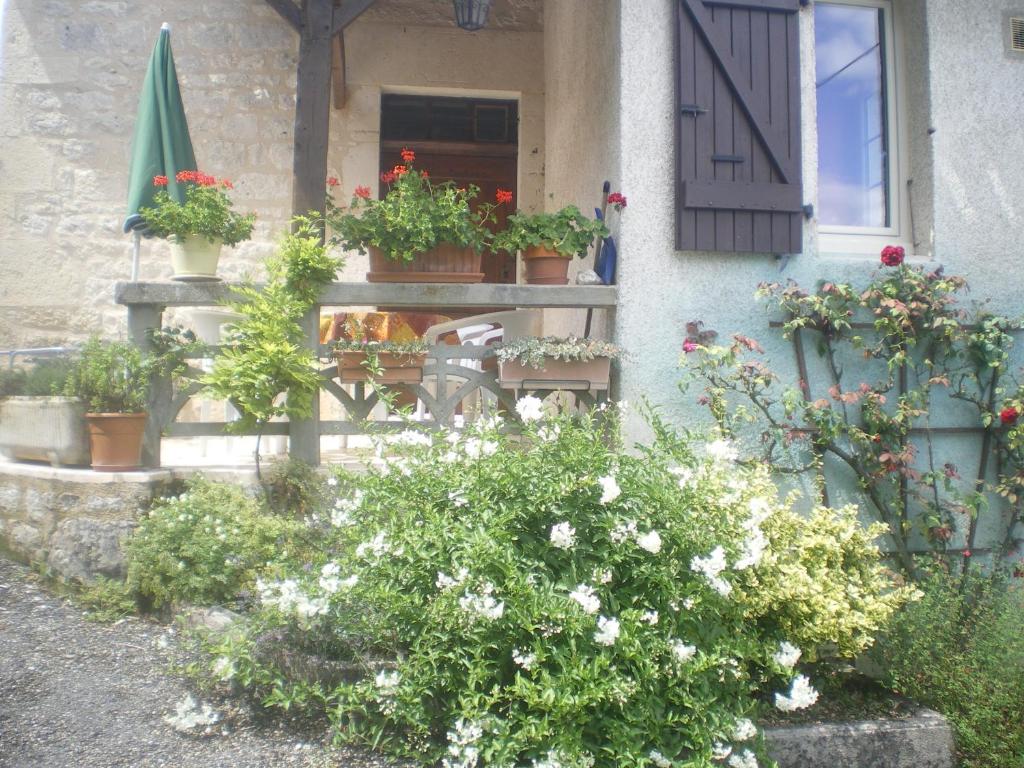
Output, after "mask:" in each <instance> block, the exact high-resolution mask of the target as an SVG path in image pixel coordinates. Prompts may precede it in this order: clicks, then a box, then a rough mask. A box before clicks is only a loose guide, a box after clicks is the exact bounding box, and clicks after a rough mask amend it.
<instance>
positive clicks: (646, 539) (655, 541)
mask: <svg viewBox="0 0 1024 768" xmlns="http://www.w3.org/2000/svg"><path fill="white" fill-rule="evenodd" d="M636 545H637V546H638V547H640V549H643V550H646V551H648V552H650V553H651V554H652V555H656V554H658V553H659V552H661V536H660V535H659V534H658V532H657V531H648V532H647V533H645V534H644V535H643V536H638V537H637V540H636Z"/></svg>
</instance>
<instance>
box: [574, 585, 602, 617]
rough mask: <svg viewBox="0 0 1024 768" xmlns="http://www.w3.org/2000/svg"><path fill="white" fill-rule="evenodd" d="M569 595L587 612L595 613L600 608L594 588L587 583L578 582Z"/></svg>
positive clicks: (599, 601)
mask: <svg viewBox="0 0 1024 768" xmlns="http://www.w3.org/2000/svg"><path fill="white" fill-rule="evenodd" d="M569 597H570V598H571V599H573V600H575V601H576V602H577V603H579V604H580V606H581V607H582V608H583V610H584V611H586V612H587V613H597V612H598V611H599V610H601V600H600V599H599V598H598V597H597V595H595V594H594V588H593V587H591V586H590V585H589V584H580V585H578V586H577V587H576V589H574V590H573V591H572V592H570V593H569Z"/></svg>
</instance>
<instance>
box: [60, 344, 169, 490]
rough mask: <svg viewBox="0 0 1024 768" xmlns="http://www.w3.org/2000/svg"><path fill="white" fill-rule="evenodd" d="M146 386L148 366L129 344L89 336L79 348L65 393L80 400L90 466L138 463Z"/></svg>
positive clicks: (124, 467)
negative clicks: (79, 355) (82, 404)
mask: <svg viewBox="0 0 1024 768" xmlns="http://www.w3.org/2000/svg"><path fill="white" fill-rule="evenodd" d="M148 391H149V366H147V365H146V364H145V363H144V361H143V359H142V354H141V353H140V351H139V349H138V347H136V346H135V345H134V344H130V343H128V342H121V341H102V340H101V339H99V338H98V337H93V338H92V339H90V340H89V341H88V343H86V345H85V346H84V347H83V348H82V354H81V357H80V358H79V359H78V362H77V364H76V365H75V367H74V368H73V370H72V371H71V375H70V376H68V379H67V383H66V384H65V386H64V394H65V395H67V396H69V397H76V398H78V399H79V400H80V401H82V403H84V404H85V407H86V414H85V420H86V424H87V426H88V429H89V444H90V448H91V451H92V467H93V469H100V470H106V471H124V470H131V469H138V467H139V466H140V465H141V463H142V436H143V433H144V431H145V429H146V413H145V407H146V397H147V394H148Z"/></svg>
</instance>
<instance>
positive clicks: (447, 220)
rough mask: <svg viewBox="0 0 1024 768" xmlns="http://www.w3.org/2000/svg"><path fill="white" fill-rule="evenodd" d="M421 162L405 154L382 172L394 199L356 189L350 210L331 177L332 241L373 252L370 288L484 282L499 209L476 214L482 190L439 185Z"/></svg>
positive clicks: (489, 207) (329, 218) (486, 207)
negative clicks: (491, 226) (338, 198)
mask: <svg viewBox="0 0 1024 768" xmlns="http://www.w3.org/2000/svg"><path fill="white" fill-rule="evenodd" d="M415 159H416V155H415V153H414V152H413V151H412V150H410V149H405V150H403V151H402V160H403V161H404V164H403V165H396V166H395V167H394V168H393V169H392V170H390V171H387V172H385V173H383V174H381V182H382V183H383V184H386V185H388V192H387V194H386V195H384V197H383V198H382V199H380V200H374V199H372V198H371V194H370V188H369V187H365V186H359V187H356V189H355V192H354V193H353V195H352V199H351V203H350V204H349V206H348V207H347V208H345V207H341V206H338V205H336V204H335V203H334V200H333V197H332V195H331V192H330V190H331V189H333V188H335V187H336V186H337V185H338V182H337V179H333V178H332V179H328V198H327V221H328V224H329V225H330V228H331V230H332V231H333V233H334V234H333V236H332V238H331V243H332V244H335V245H340V246H342V247H343V248H346V249H349V250H357V251H359V252H360V253H369V254H370V271H369V272H368V273H367V275H366V278H367V280H369V281H370V282H420V283H440V282H445V283H451V282H456V283H478V282H480V281H481V280H483V277H484V275H483V271H482V270H481V258H482V257H481V251H482V250H483V248H484V246H485V245H487V243H488V241H489V239H490V237H491V233H490V232H489V231H488V230H487V228H486V227H485V226H484V224H485V223H486V222H488V221H490V220H491V218H492V214H493V211H494V208H495V207H496V206H495V205H494V204H491V203H486V204H483V205H479V206H477V209H476V210H475V211H474V210H473V207H472V202H473V200H475V199H476V197H477V195H478V194H479V192H480V190H479V189H478V188H477V187H475V186H473V185H469V186H466V187H457V186H456V185H455V184H454V183H453V182H444V183H441V184H434V183H433V182H431V180H430V177H429V175H428V174H427V172H426V171H417V170H416V168H415V167H414V166H413V161H414V160H415ZM502 199H504V198H502Z"/></svg>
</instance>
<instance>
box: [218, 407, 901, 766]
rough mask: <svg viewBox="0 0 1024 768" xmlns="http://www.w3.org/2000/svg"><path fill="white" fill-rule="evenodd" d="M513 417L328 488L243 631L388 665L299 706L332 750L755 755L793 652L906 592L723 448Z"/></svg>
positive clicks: (644, 762)
mask: <svg viewBox="0 0 1024 768" xmlns="http://www.w3.org/2000/svg"><path fill="white" fill-rule="evenodd" d="M520 410H521V412H522V411H525V412H527V413H530V414H534V412H537V416H536V418H531V419H526V420H525V428H524V433H523V434H522V436H506V435H502V434H500V432H499V429H498V427H499V426H500V425H498V424H496V423H488V424H483V425H481V426H479V427H477V428H476V429H475V430H471V431H470V432H469V433H467V434H464V435H461V436H460V435H440V436H437V437H435V438H434V439H433V440H431V439H427V438H424V437H414V436H409V437H408V438H406V439H401V440H398V441H394V443H395V444H396V445H398V446H399V449H398V453H397V455H395V456H393V457H392V458H390V459H388V460H387V461H385V463H384V464H383V466H382V467H381V468H380V470H379V471H374V472H371V473H370V474H369V475H367V476H365V477H363V478H360V479H356V480H347V481H344V482H342V483H340V484H339V485H338V486H337V487H339V488H344V491H343V492H342V493H341V494H340V496H339V499H338V502H337V504H336V512H335V514H334V515H332V526H331V531H330V532H329V533H328V534H327V535H326V536H325V537H324V541H323V551H322V557H321V558H320V559H319V560H318V561H316V562H313V563H310V564H309V567H308V568H306V569H303V570H302V571H299V572H296V573H293V574H287V575H285V576H284V578H282V579H281V580H279V581H278V582H276V583H261V590H262V591H263V594H264V605H265V610H264V613H263V615H262V616H261V617H259V623H260V631H264V632H265V631H267V629H268V626H269V627H275V626H276V627H277V628H278V629H277V630H276V631H279V632H281V633H285V634H287V636H289V637H292V638H294V639H295V641H296V642H306V643H307V647H310V646H309V645H308V644H309V643H310V642H311V638H316V641H315V642H316V644H317V647H320V648H330V649H331V653H332V654H333V658H336V659H348V660H351V661H357V662H358V661H368V660H369V657H371V656H374V657H376V658H378V659H380V658H387V659H389V660H390V661H391V662H392V663H391V664H389V665H388V666H386V667H371V666H370V665H369V664H367V665H366V668H367V669H377V670H378V671H376V672H371V673H369V674H367V675H366V676H365V678H364V679H363V680H362V681H357V682H343V683H340V684H338V685H336V686H334V687H332V688H331V689H330V690H327V689H323V690H320V691H319V695H320V696H321V697H322V700H323V701H324V702H325V703H326V705H327V707H328V710H329V712H330V713H331V714H332V716H333V718H334V719H335V721H336V724H337V726H338V734H339V737H340V738H342V739H344V740H348V741H352V742H360V743H366V744H372V745H374V746H376V747H377V748H380V749H383V750H386V751H388V752H391V753H393V754H396V755H401V756H404V757H407V758H411V759H413V760H415V761H417V762H419V763H421V764H424V765H435V764H438V763H440V764H441V765H442V766H444V768H474V767H475V766H500V767H502V768H520V767H526V768H554V767H555V766H559V767H561V768H572V767H583V766H600V767H602V768H619V767H620V766H624V765H629V766H648V765H653V766H658V768H665V767H667V766H679V767H682V766H693V767H695V768H696V767H697V766H702V767H704V768H707V767H709V766H715V765H722V766H728V767H729V768H750V767H751V766H756V765H759V764H760V765H769V764H770V763H769V762H768V761H767V760H766V758H764V756H763V750H762V746H761V743H760V735H759V732H758V729H757V727H756V726H755V725H754V722H753V721H754V720H755V719H756V716H757V713H758V710H759V708H761V707H769V706H777V707H779V708H781V709H784V710H790V709H796V708H800V707H805V706H809V705H810V704H812V703H813V702H814V700H815V698H816V697H817V693H816V692H815V691H814V689H813V687H812V686H811V684H810V681H809V679H808V678H807V677H806V676H805V675H804V674H802V672H801V671H799V666H798V665H799V664H800V662H801V659H802V657H803V658H804V659H806V658H807V657H808V656H814V654H815V652H816V650H817V647H818V646H819V645H820V644H823V643H827V644H829V645H830V646H832V647H835V648H838V649H839V650H840V652H842V653H845V654H853V653H855V652H857V651H858V650H860V649H861V648H863V647H865V646H866V645H867V644H868V643H870V642H871V638H872V634H873V632H874V631H875V630H876V629H877V628H878V627H879V625H880V624H881V623H882V622H883V621H884V620H885V619H886V618H887V617H888V616H889V615H890V614H891V612H892V611H893V610H894V609H895V608H896V607H897V606H898V605H899V604H900V603H901V602H902V601H903V600H904V599H905V597H906V595H905V594H904V593H903V592H902V591H900V590H897V589H892V588H891V586H890V585H889V583H888V582H887V580H886V578H885V577H884V575H883V571H882V568H881V566H880V565H879V555H878V551H877V550H876V547H875V546H874V544H873V538H874V536H875V535H876V534H877V531H874V530H865V529H863V528H861V527H859V525H858V524H857V522H856V519H855V517H854V515H853V513H852V512H851V511H840V512H834V511H831V510H818V511H816V512H815V513H814V515H813V516H812V517H811V518H809V519H805V518H803V517H801V516H800V515H798V514H797V513H795V512H794V511H792V510H791V509H790V506H789V504H788V502H782V501H780V500H779V498H778V494H777V491H776V489H775V487H774V486H773V485H772V483H771V482H770V480H769V478H768V475H767V473H766V472H764V471H752V470H748V469H745V468H743V467H741V466H739V465H737V464H735V463H733V459H734V458H735V452H734V451H733V450H732V448H731V446H729V445H727V444H725V443H713V444H711V445H709V446H707V448H706V449H704V448H700V449H693V450H691V448H689V447H688V446H687V445H686V444H685V443H683V442H681V441H678V440H676V439H675V438H673V437H672V436H671V435H668V434H666V433H665V432H664V430H661V438H660V439H659V441H658V443H657V444H656V445H655V446H653V447H650V448H646V449H641V450H640V451H639V452H638V453H635V454H631V453H627V452H625V451H623V450H621V449H620V447H619V446H618V443H617V439H616V428H615V422H616V417H615V415H614V413H612V412H610V411H608V412H604V413H595V414H593V415H592V416H589V417H583V418H582V419H577V420H569V419H566V418H561V419H546V418H544V417H543V415H542V414H540V412H539V409H538V408H537V407H536V404H534V403H532V402H530V401H527V402H525V403H523V404H522V408H521V409H520ZM242 645H244V643H243V644H242ZM252 647H253V644H252V643H250V644H249V646H248V648H250V649H251V648H252ZM228 652H229V649H225V648H222V649H220V651H219V653H221V654H224V653H228ZM246 653H248V651H246ZM243 655H244V654H243ZM237 661H238V659H230V658H228V659H226V660H225V657H224V656H223V655H222V656H219V657H218V662H217V663H219V664H220V665H221V668H222V669H223V668H225V667H226V666H227V665H231V664H235V663H236V662H237ZM278 672H279V674H284V670H278ZM246 675H247V679H256V678H257V677H259V676H258V675H253V674H252V673H251V671H247V672H246ZM260 679H262V680H264V681H266V680H268V679H269V678H268V677H267V675H266V674H263V676H262V677H260ZM273 685H274V686H276V688H277V689H278V690H280V688H281V685H282V683H281V681H280V680H278V681H277V682H275V683H274V684H273ZM271 700H272V697H271Z"/></svg>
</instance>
